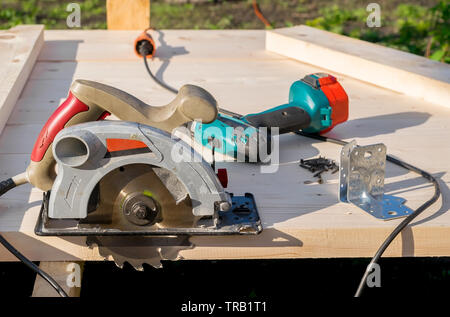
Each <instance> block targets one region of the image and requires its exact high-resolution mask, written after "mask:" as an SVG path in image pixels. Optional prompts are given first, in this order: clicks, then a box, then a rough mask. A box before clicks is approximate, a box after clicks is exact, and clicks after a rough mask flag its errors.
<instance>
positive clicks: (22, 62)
mask: <svg viewBox="0 0 450 317" xmlns="http://www.w3.org/2000/svg"><path fill="white" fill-rule="evenodd" d="M43 44H44V26H43V25H20V26H16V27H14V28H11V29H9V30H2V31H0V78H1V81H0V133H1V132H2V131H3V128H4V127H5V124H6V121H7V120H8V118H9V115H10V114H11V111H12V110H13V108H14V106H15V104H16V102H17V99H18V98H19V95H20V93H21V91H22V89H23V87H24V86H25V83H26V82H27V79H28V76H29V75H30V73H31V70H32V68H33V65H34V62H35V61H36V58H37V56H38V54H39V52H40V50H41V48H42V46H43Z"/></svg>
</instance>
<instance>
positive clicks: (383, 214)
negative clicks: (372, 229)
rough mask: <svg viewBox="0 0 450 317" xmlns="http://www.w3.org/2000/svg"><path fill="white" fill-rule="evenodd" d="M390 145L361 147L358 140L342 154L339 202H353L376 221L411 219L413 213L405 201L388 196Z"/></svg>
mask: <svg viewBox="0 0 450 317" xmlns="http://www.w3.org/2000/svg"><path fill="white" fill-rule="evenodd" d="M385 168H386V146H385V145H384V144H382V143H379V144H372V145H366V146H358V145H357V144H356V141H354V140H353V141H352V142H350V143H348V144H347V145H345V146H344V147H343V148H342V151H341V161H340V169H339V172H340V173H339V199H340V200H341V201H342V202H347V203H352V204H354V205H356V206H358V207H359V208H361V209H362V210H364V211H366V212H367V213H368V214H370V215H372V216H373V217H375V218H378V219H382V220H390V219H394V218H399V217H404V216H408V215H410V214H411V213H412V210H411V209H410V208H408V207H407V206H405V205H404V203H405V201H406V200H405V199H403V198H401V197H395V196H391V195H385V194H384V175H385Z"/></svg>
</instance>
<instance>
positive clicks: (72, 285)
mask: <svg viewBox="0 0 450 317" xmlns="http://www.w3.org/2000/svg"><path fill="white" fill-rule="evenodd" d="M83 264H84V263H83V262H41V263H40V264H39V268H41V269H42V270H43V271H44V272H46V273H47V274H49V275H50V276H51V277H52V278H53V279H54V280H55V281H56V282H57V283H58V284H59V285H60V286H61V287H62V288H63V289H64V291H65V292H66V293H67V295H69V297H80V292H81V279H82V277H83V267H84V265H83ZM32 296H33V297H59V294H58V293H57V292H56V291H55V289H53V287H51V286H50V285H49V284H48V283H47V281H45V280H44V279H43V278H42V277H40V276H39V275H36V281H35V282H34V288H33V295H32Z"/></svg>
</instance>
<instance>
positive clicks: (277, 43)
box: [266, 25, 450, 107]
mask: <svg viewBox="0 0 450 317" xmlns="http://www.w3.org/2000/svg"><path fill="white" fill-rule="evenodd" d="M266 48H267V50H268V51H271V52H275V53H278V54H281V55H284V56H287V57H289V58H293V59H296V60H298V61H300V62H304V63H308V64H312V65H320V67H323V68H325V69H328V70H331V71H333V72H337V73H340V74H344V75H348V76H351V77H353V78H357V79H359V80H362V81H365V82H368V83H371V84H374V85H377V86H380V87H384V88H387V89H390V90H394V91H397V92H400V93H404V94H406V95H408V96H413V97H417V98H421V99H424V100H426V101H429V102H432V103H435V104H438V105H442V106H445V107H450V66H449V65H448V64H444V63H439V62H436V61H433V60H430V59H427V58H424V57H421V56H418V55H414V54H410V53H406V52H402V51H399V50H395V49H391V48H388V47H384V46H381V45H376V44H373V43H369V42H365V41H361V40H357V39H353V38H350V37H346V36H342V35H339V34H335V33H331V32H326V31H322V30H319V29H316V28H312V27H308V26H306V25H301V26H296V27H293V28H283V29H277V30H273V31H267V33H266Z"/></svg>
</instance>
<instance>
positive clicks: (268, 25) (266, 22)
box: [253, 0, 272, 27]
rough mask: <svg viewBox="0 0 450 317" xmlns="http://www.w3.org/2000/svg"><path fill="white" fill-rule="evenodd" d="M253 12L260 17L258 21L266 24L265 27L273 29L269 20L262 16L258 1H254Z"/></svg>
mask: <svg viewBox="0 0 450 317" xmlns="http://www.w3.org/2000/svg"><path fill="white" fill-rule="evenodd" d="M253 11H255V14H256V16H257V17H258V19H260V20H261V22H262V23H264V25H265V26H267V27H272V25H271V24H270V23H269V21H267V19H266V18H265V17H264V15H263V14H262V12H261V9H260V8H259V5H258V2H257V1H256V0H253Z"/></svg>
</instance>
